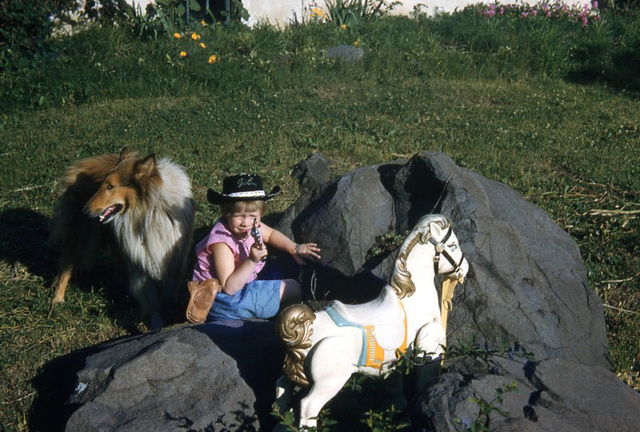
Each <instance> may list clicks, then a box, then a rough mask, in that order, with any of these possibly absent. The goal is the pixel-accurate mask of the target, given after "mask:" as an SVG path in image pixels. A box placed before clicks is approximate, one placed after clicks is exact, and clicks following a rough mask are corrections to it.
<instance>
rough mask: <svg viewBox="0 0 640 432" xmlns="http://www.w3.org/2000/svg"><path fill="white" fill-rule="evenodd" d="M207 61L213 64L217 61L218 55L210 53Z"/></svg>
mask: <svg viewBox="0 0 640 432" xmlns="http://www.w3.org/2000/svg"><path fill="white" fill-rule="evenodd" d="M208 61H209V64H214V63H215V62H217V61H218V57H216V55H215V54H211V55H210V56H209V60H208Z"/></svg>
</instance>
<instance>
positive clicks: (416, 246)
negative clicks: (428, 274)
mask: <svg viewBox="0 0 640 432" xmlns="http://www.w3.org/2000/svg"><path fill="white" fill-rule="evenodd" d="M414 254H415V256H416V258H415V259H417V260H418V261H417V262H424V261H423V259H424V258H426V257H432V260H433V273H434V275H435V274H441V275H444V276H446V277H447V278H449V279H457V280H458V281H460V282H462V281H463V280H464V277H465V276H466V275H467V272H468V271H469V263H468V262H467V260H466V259H465V258H464V255H463V254H462V249H461V248H460V243H459V242H458V237H456V235H455V233H454V232H453V229H452V228H451V222H450V221H449V219H447V218H446V217H444V216H442V215H426V216H423V217H422V218H421V219H420V220H419V221H418V223H417V224H416V226H415V227H414V229H413V230H412V231H411V233H410V234H409V235H408V236H407V238H406V239H405V241H404V243H403V244H402V246H401V247H400V251H399V253H398V258H397V260H396V265H395V269H394V272H393V274H392V276H391V286H392V288H393V289H394V290H395V291H396V294H398V297H400V298H404V297H405V296H407V295H408V296H410V295H412V294H413V292H414V291H415V289H416V287H415V285H414V282H413V278H412V275H411V272H410V270H409V264H408V263H409V257H410V256H411V255H414Z"/></svg>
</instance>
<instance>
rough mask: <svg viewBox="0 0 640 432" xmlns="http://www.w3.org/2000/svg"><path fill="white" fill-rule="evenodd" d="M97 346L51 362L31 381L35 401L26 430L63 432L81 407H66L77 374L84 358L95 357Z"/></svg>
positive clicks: (83, 364) (68, 404) (83, 362)
mask: <svg viewBox="0 0 640 432" xmlns="http://www.w3.org/2000/svg"><path fill="white" fill-rule="evenodd" d="M101 349H102V348H100V347H99V346H97V347H92V348H85V349H82V350H79V351H76V352H73V353H71V354H67V355H65V356H62V357H58V358H56V359H53V360H52V361H50V362H48V363H47V364H45V365H44V366H43V367H42V369H41V370H40V372H39V373H38V375H37V376H36V377H35V378H34V379H33V380H32V385H33V387H34V388H35V389H36V391H37V397H36V399H35V401H34V402H33V405H32V406H31V410H30V411H29V428H30V430H33V431H41V432H49V431H52V432H53V431H63V430H65V426H66V424H67V422H68V421H69V418H70V417H71V415H72V414H73V413H74V412H75V411H76V410H77V409H78V408H79V407H80V406H81V405H80V404H73V403H68V401H69V399H70V398H71V395H72V394H73V393H74V392H75V390H76V385H77V382H78V376H77V374H78V372H80V371H81V370H82V369H83V368H84V366H85V361H86V359H87V357H89V356H91V355H92V354H95V353H98V352H100V351H101Z"/></svg>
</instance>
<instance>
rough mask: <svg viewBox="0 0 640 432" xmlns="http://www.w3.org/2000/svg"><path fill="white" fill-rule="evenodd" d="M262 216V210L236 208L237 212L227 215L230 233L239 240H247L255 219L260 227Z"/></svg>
mask: <svg viewBox="0 0 640 432" xmlns="http://www.w3.org/2000/svg"><path fill="white" fill-rule="evenodd" d="M261 216H262V211H261V209H254V208H252V206H243V205H239V206H236V208H235V210H234V211H232V212H230V213H229V214H228V215H227V225H229V231H231V233H232V234H233V235H234V236H236V237H237V238H239V239H242V238H245V237H246V236H248V235H249V233H250V231H251V228H252V227H253V221H254V220H255V219H257V220H258V225H260V217H261Z"/></svg>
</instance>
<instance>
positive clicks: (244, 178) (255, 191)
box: [207, 173, 280, 205]
mask: <svg viewBox="0 0 640 432" xmlns="http://www.w3.org/2000/svg"><path fill="white" fill-rule="evenodd" d="M279 193H280V187H279V186H276V187H274V188H273V189H272V190H271V193H270V194H267V193H266V192H265V191H264V187H263V186H262V178H260V176H259V175H258V174H245V173H242V174H236V175H232V176H229V177H226V178H225V179H224V180H223V181H222V193H220V192H216V191H214V190H213V189H209V190H208V191H207V200H209V202H210V203H211V204H218V205H219V204H224V203H228V202H237V201H258V200H262V201H268V200H270V199H271V198H273V197H275V196H276V195H278V194H279Z"/></svg>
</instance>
